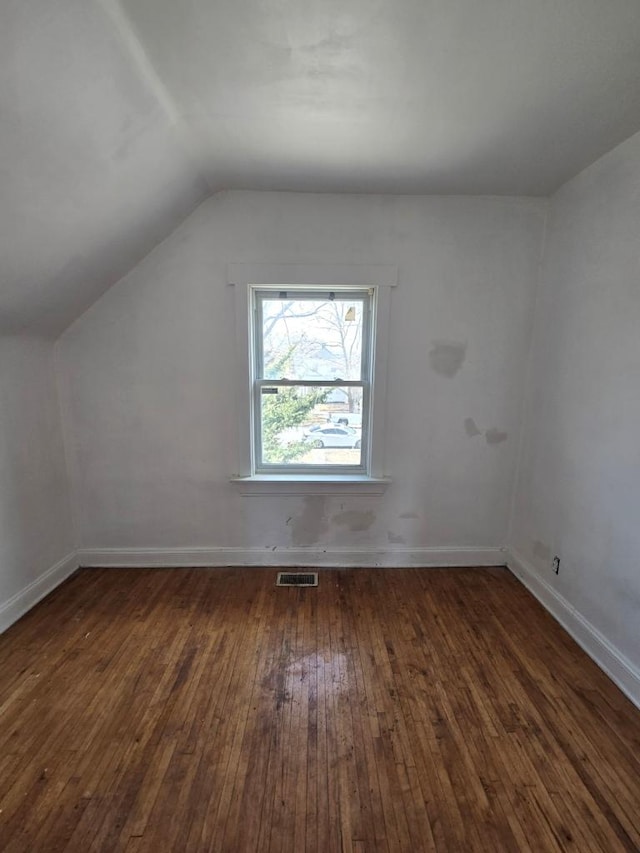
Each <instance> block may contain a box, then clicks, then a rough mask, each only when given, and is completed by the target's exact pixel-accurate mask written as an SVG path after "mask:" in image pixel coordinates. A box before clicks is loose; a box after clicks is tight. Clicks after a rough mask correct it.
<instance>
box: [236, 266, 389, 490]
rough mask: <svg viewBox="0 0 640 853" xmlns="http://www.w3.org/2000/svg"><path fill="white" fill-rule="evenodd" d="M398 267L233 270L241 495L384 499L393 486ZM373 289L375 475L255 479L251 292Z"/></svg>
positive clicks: (372, 438) (372, 441)
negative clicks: (391, 401)
mask: <svg viewBox="0 0 640 853" xmlns="http://www.w3.org/2000/svg"><path fill="white" fill-rule="evenodd" d="M397 280H398V271H397V267H395V266H388V265H373V266H372V265H366V264H362V265H360V264H229V265H228V267H227V283H228V284H229V285H231V286H233V287H234V291H235V315H236V316H235V325H236V383H235V386H236V390H237V394H236V398H237V399H236V410H237V413H238V431H237V440H238V446H237V460H236V466H237V467H236V472H237V473H236V475H235V476H233V477H231V482H233V483H236V484H238V485H239V486H240V491H241V493H242V494H273V493H278V494H319V493H320V494H324V493H331V494H348V493H351V492H358V493H363V492H366V493H367V494H381V493H382V492H383V491H384V490H385V489H386V487H387V485H388V484H389V482H390V479H389V477H387V476H386V475H385V459H384V450H385V422H386V402H385V401H386V385H387V362H388V358H387V355H388V349H389V316H390V307H391V289H392V288H393V287H395V286H396V285H397ZM252 286H253V287H256V286H260V287H262V286H265V287H268V286H273V287H291V288H294V287H296V286H299V287H300V286H305V287H307V286H310V287H313V286H315V287H331V286H334V287H341V286H342V287H373V288H375V289H376V291H377V311H376V313H377V316H376V322H375V328H374V329H372V334H373V335H374V345H373V359H374V369H373V382H372V389H371V394H372V400H371V420H370V424H369V434H370V438H369V440H370V457H369V459H370V473H369V475H362V474H337V473H331V474H317V473H315V474H301V473H296V474H254V473H253V471H254V466H253V460H252V458H251V448H252V434H251V433H252V428H253V421H252V411H251V406H252V387H251V355H250V340H251V338H250V336H251V311H250V307H251V287H252Z"/></svg>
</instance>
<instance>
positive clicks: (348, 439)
mask: <svg viewBox="0 0 640 853" xmlns="http://www.w3.org/2000/svg"><path fill="white" fill-rule="evenodd" d="M260 402H261V406H260V408H261V412H260V419H261V428H262V460H261V464H262V465H320V466H335V465H349V466H357V465H360V464H361V459H362V450H361V444H362V388H333V387H331V388H329V387H327V388H322V387H319V388H318V387H313V388H309V387H305V386H303V385H300V386H297V387H294V388H289V387H288V388H274V387H263V388H262V393H261V394H260Z"/></svg>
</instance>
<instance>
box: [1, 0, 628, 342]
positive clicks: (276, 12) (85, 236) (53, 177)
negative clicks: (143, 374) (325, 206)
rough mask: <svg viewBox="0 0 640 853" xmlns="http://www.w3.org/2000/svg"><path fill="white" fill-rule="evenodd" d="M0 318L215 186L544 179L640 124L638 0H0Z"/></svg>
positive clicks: (79, 306)
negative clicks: (1, 2) (178, 0)
mask: <svg viewBox="0 0 640 853" xmlns="http://www.w3.org/2000/svg"><path fill="white" fill-rule="evenodd" d="M0 74H1V75H2V76H1V80H0V117H1V121H0V192H1V197H0V254H1V257H0V264H1V266H0V331H3V330H4V331H14V330H19V329H21V328H29V329H35V330H40V331H44V332H49V333H52V334H56V333H57V332H59V331H60V330H61V329H62V328H64V326H65V325H66V324H67V323H68V322H70V321H71V320H72V319H73V318H74V317H75V316H77V315H78V314H79V313H80V312H81V311H82V310H83V309H84V308H85V307H86V306H87V305H88V304H90V303H91V302H92V301H94V300H95V299H96V298H97V297H98V296H99V295H100V294H101V293H102V292H103V291H104V290H105V289H106V288H107V287H108V286H109V285H110V284H111V283H113V282H114V281H115V280H117V279H118V278H119V277H121V276H122V275H123V274H124V273H125V272H127V271H128V270H129V269H130V268H131V267H132V266H133V265H134V264H135V263H136V262H137V260H138V259H139V258H140V257H142V255H144V254H145V253H146V252H147V251H148V250H149V249H150V248H151V247H152V246H153V245H154V244H155V243H156V242H158V241H159V240H160V239H162V238H163V237H164V236H165V235H166V234H168V233H169V232H170V231H171V230H172V229H173V227H174V226H175V225H176V224H177V222H179V221H180V220H181V219H183V218H184V216H185V215H187V214H188V213H189V212H190V211H191V210H192V209H193V208H194V207H195V206H196V205H197V204H198V203H199V202H200V201H201V200H202V199H203V198H204V197H205V196H206V195H207V194H209V193H211V192H215V191H216V190H218V189H223V188H233V187H238V188H254V189H290V190H314V191H337V192H396V193H397V192H400V193H402V192H411V193H473V194H475V193H483V194H511V195H523V194H524V195H548V194H549V193H551V192H553V191H554V190H555V189H556V188H557V187H558V186H559V185H560V184H562V183H563V182H564V181H565V180H567V179H568V178H570V177H572V176H573V175H574V174H576V173H577V172H578V171H580V170H581V169H582V168H583V167H585V166H586V165H588V164H589V163H590V162H592V161H593V160H594V159H596V158H597V157H598V156H600V155H601V154H603V153H604V152H605V151H607V150H609V149H610V148H612V147H613V146H614V145H616V144H617V143H618V142H620V141H622V140H623V139H625V138H626V137H628V136H630V135H631V134H632V133H634V132H635V131H636V130H638V129H639V128H640V2H638V0H562V2H557V0H535V2H532V0H484V2H482V3H479V2H478V0H392V2H390V0H181V2H176V0H121V2H120V4H118V2H117V0H56V2H55V3H51V2H47V0H6V2H5V3H4V4H3V6H2V9H1V10H0Z"/></svg>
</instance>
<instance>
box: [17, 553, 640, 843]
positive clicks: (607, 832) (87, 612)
mask: <svg viewBox="0 0 640 853" xmlns="http://www.w3.org/2000/svg"><path fill="white" fill-rule="evenodd" d="M275 574H276V573H275V571H270V570H265V569H259V570H242V569H233V570H227V569H224V570H219V569H216V570H202V569H200V570H198V569H193V570H192V569H174V570H164V569H162V570H159V569H151V570H140V569H132V570H128V569H127V570H125V569H106V570H100V569H90V570H82V571H80V572H78V573H77V574H76V575H75V576H74V577H73V578H71V579H70V580H69V581H67V583H65V584H64V585H63V586H61V587H60V588H58V589H57V590H56V591H55V592H54V593H53V594H52V595H51V596H49V597H48V598H47V599H46V600H45V601H44V602H43V603H41V604H40V605H39V606H38V607H37V608H35V609H34V610H33V611H32V612H31V613H30V614H28V615H27V616H26V617H25V618H23V619H22V620H21V621H20V622H19V623H17V624H16V625H14V626H13V627H12V628H11V629H10V630H9V631H8V632H6V634H5V635H3V636H2V637H0V809H1V811H0V849H1V850H3V851H5V853H15V851H19V853H23V851H29V853H34V851H47V853H54V851H82V853H85V851H93V850H96V851H111V850H118V851H127V853H133V851H135V853H140V851H155V853H164V851H173V850H176V851H209V850H210V851H230V853H235V851H254V850H255V851H261V853H262V851H291V853H303V851H317V853H332V851H353V852H354V853H365V851H389V853H391V852H392V851H411V853H416V851H431V850H438V851H491V853H496V851H527V850H531V851H535V852H536V853H540V851H556V850H575V851H580V853H584V851H607V853H609V851H619V850H620V851H622V850H624V851H630V850H634V851H637V850H640V712H638V711H637V710H636V709H634V708H633V706H632V705H631V703H629V702H628V701H627V700H626V699H625V698H624V696H623V695H622V694H621V693H620V692H619V691H618V690H617V689H616V688H615V687H614V686H613V685H612V684H611V682H610V681H609V680H608V679H607V678H606V676H604V675H603V674H602V673H601V672H600V671H599V670H598V668H597V667H596V666H595V664H593V663H592V662H591V661H590V660H589V659H588V658H587V657H586V656H585V655H584V654H583V653H582V652H581V651H580V649H579V648H578V647H577V646H576V645H575V643H574V642H573V641H572V640H571V639H570V638H569V637H568V636H567V635H566V634H565V633H564V632H563V631H562V629H561V628H560V627H559V626H558V625H557V624H556V623H555V622H554V621H553V620H552V619H551V617H550V616H548V614H546V613H545V612H544V611H543V609H542V608H541V607H540V606H539V605H538V604H537V602H536V601H535V600H534V599H533V598H532V597H531V596H530V595H529V593H528V592H527V591H526V590H525V589H524V588H523V587H522V586H521V585H520V584H519V583H518V582H517V581H516V580H515V578H513V577H512V576H511V575H510V574H509V572H508V571H507V570H506V569H471V570H468V569H435V570H434V569H428V570H413V569H412V570H364V569H362V570H350V571H328V570H327V571H321V572H320V585H319V587H318V588H317V589H295V588H288V589H276V588H275V586H274V581H275Z"/></svg>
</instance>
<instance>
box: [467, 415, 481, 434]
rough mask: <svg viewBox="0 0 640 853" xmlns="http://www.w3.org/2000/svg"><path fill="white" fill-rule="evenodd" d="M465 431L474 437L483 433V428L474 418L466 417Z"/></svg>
mask: <svg viewBox="0 0 640 853" xmlns="http://www.w3.org/2000/svg"><path fill="white" fill-rule="evenodd" d="M464 431H465V432H466V434H467V435H468V436H469V438H473V437H474V436H476V435H482V430H481V429H478V426H477V424H476V422H475V421H474V419H473V418H465V421H464Z"/></svg>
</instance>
